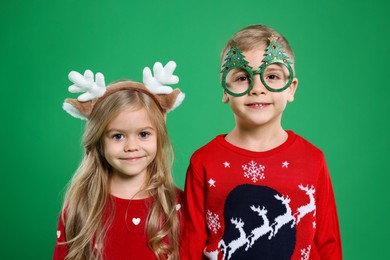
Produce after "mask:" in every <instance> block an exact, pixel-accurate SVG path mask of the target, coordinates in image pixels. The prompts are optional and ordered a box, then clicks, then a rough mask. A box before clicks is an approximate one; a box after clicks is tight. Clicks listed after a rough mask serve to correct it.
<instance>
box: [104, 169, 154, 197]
mask: <svg viewBox="0 0 390 260" xmlns="http://www.w3.org/2000/svg"><path fill="white" fill-rule="evenodd" d="M144 184H145V183H144V179H143V178H142V179H141V178H136V177H133V178H122V177H121V176H118V175H116V174H113V175H112V176H111V179H110V193H111V195H113V196H115V197H118V198H122V199H145V198H147V197H149V195H148V193H147V192H146V191H143V190H142V189H143V188H144Z"/></svg>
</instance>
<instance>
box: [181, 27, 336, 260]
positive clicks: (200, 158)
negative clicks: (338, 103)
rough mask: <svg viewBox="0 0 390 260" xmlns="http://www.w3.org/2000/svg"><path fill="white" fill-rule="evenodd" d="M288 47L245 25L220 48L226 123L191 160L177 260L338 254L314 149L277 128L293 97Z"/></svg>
mask: <svg viewBox="0 0 390 260" xmlns="http://www.w3.org/2000/svg"><path fill="white" fill-rule="evenodd" d="M293 63H294V54H293V52H292V50H291V48H290V46H289V44H288V42H287V40H286V39H285V38H284V37H283V36H282V35H281V34H279V33H278V32H276V31H275V30H273V29H271V28H269V27H266V26H263V25H253V26H249V27H246V28H243V29H242V30H240V31H239V32H237V33H236V34H235V35H234V36H233V37H232V39H230V40H229V42H228V43H227V44H226V46H225V48H224V50H223V52H222V64H223V65H222V68H221V81H222V86H223V88H224V93H223V98H222V101H223V102H224V103H230V107H231V109H232V111H233V114H234V117H235V121H236V125H235V127H234V128H233V130H232V131H231V132H230V133H228V134H226V135H219V136H217V137H216V138H215V139H213V140H212V141H211V142H209V143H208V144H206V145H205V146H203V147H202V148H200V149H199V150H197V151H196V152H195V153H194V154H193V156H192V157H191V162H190V165H189V168H188V171H187V177H186V184H185V212H186V224H185V227H184V232H183V236H182V244H181V247H182V248H181V251H182V259H191V260H196V259H207V258H209V259H332V260H337V259H341V258H342V253H341V239H340V230H339V224H338V217H337V211H336V205H335V199H334V194H333V189H332V184H331V180H330V176H329V172H328V170H327V166H326V162H325V158H324V155H323V153H322V151H321V150H319V149H318V148H316V147H315V146H313V145H312V144H310V143H309V142H308V141H306V140H305V139H303V138H302V137H300V136H298V135H296V134H295V133H294V132H292V131H285V130H284V129H283V128H282V125H281V119H282V114H283V111H284V109H285V107H286V105H287V103H288V102H292V101H293V100H294V94H295V91H296V89H297V86H298V80H297V78H295V77H294V67H293Z"/></svg>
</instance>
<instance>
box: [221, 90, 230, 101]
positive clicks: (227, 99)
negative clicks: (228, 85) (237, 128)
mask: <svg viewBox="0 0 390 260" xmlns="http://www.w3.org/2000/svg"><path fill="white" fill-rule="evenodd" d="M222 103H224V104H227V103H229V95H228V94H227V93H226V91H225V90H224V91H223V97H222Z"/></svg>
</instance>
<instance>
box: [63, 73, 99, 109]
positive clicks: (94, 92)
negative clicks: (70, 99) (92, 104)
mask: <svg viewBox="0 0 390 260" xmlns="http://www.w3.org/2000/svg"><path fill="white" fill-rule="evenodd" d="M68 78H69V80H70V81H72V82H73V83H74V84H73V85H71V86H69V88H68V90H69V92H72V93H79V92H85V93H83V94H81V95H80V96H78V98H77V100H78V101H80V102H86V101H89V100H92V99H95V98H99V97H101V96H103V95H104V93H105V92H106V83H105V82H104V76H103V74H102V73H99V72H98V73H96V81H95V82H94V76H93V73H92V71H90V70H86V71H85V72H84V75H81V74H80V73H78V72H76V71H71V72H70V73H69V75H68Z"/></svg>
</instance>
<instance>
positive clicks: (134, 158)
mask: <svg viewBox="0 0 390 260" xmlns="http://www.w3.org/2000/svg"><path fill="white" fill-rule="evenodd" d="M143 157H144V156H136V157H128V158H121V160H123V161H130V162H132V161H137V160H139V159H142V158H143Z"/></svg>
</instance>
